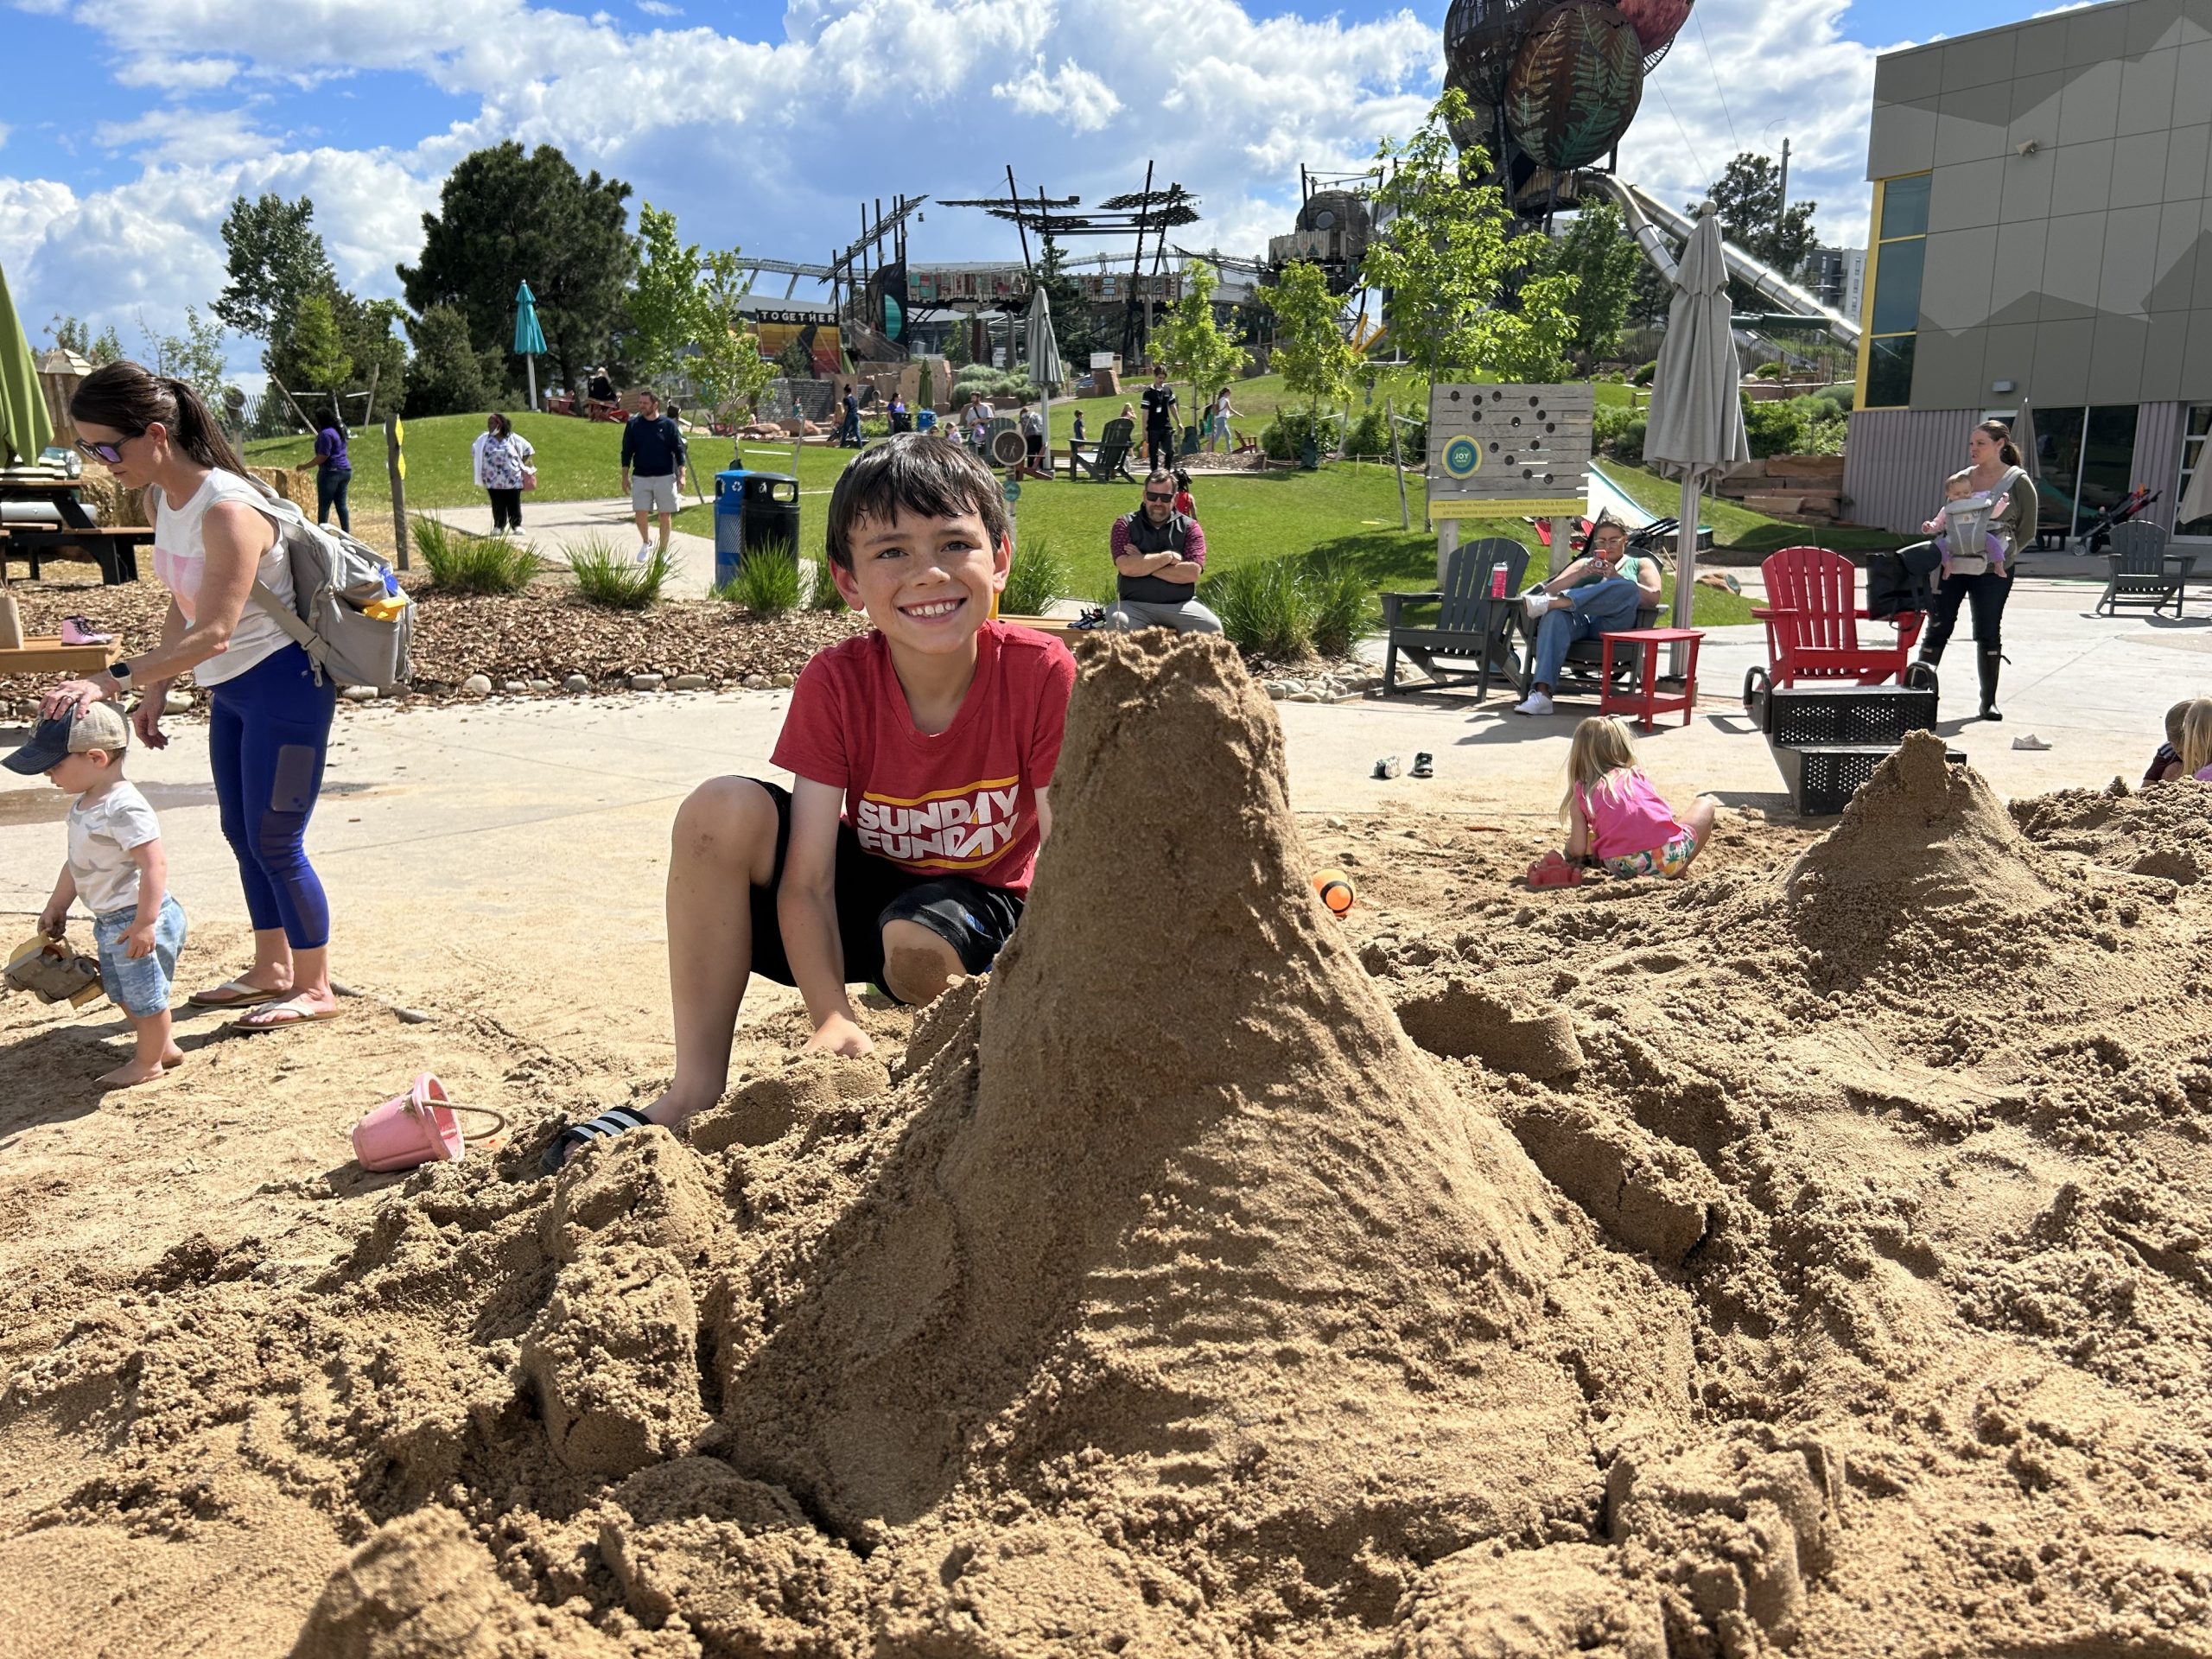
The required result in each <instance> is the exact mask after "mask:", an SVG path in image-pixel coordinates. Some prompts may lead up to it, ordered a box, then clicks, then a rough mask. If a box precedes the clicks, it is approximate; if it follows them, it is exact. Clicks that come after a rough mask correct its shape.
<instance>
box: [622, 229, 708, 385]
mask: <svg viewBox="0 0 2212 1659" xmlns="http://www.w3.org/2000/svg"><path fill="white" fill-rule="evenodd" d="M638 251H639V259H638V275H637V278H636V280H635V281H634V282H633V283H632V284H631V286H630V293H629V296H628V299H627V302H626V305H627V308H628V311H629V315H630V335H629V350H630V354H631V356H632V359H634V360H635V361H636V363H637V365H638V367H639V368H640V369H642V370H643V371H644V372H645V373H646V374H647V375H660V374H666V373H668V372H670V371H671V370H672V369H674V368H675V367H676V359H677V353H680V352H682V351H683V348H684V347H685V346H689V345H690V344H691V343H692V340H693V337H694V334H695V333H696V324H697V310H698V298H699V245H698V244H697V243H696V242H694V243H692V244H691V245H690V246H688V247H687V246H685V245H684V243H683V238H681V237H680V236H678V235H677V232H676V215H675V214H674V213H666V212H664V211H663V210H662V209H660V208H658V207H654V206H653V205H652V203H651V202H650V201H646V202H640V203H639V206H638Z"/></svg>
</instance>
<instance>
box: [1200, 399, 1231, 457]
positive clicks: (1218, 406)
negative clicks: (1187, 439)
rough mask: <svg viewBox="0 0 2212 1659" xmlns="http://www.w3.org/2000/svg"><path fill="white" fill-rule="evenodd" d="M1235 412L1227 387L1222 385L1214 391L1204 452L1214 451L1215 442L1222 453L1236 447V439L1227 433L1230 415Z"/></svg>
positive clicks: (1227, 452)
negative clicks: (1211, 413)
mask: <svg viewBox="0 0 2212 1659" xmlns="http://www.w3.org/2000/svg"><path fill="white" fill-rule="evenodd" d="M1235 414H1236V408H1235V406H1234V405H1233V404H1231V403H1230V399H1229V388H1228V387H1227V386H1224V387H1223V388H1222V389H1221V390H1220V391H1217V392H1216V393H1214V396H1213V419H1212V421H1211V423H1210V424H1209V429H1208V430H1207V432H1206V453H1207V454H1213V453H1214V445H1215V444H1217V443H1218V444H1219V445H1220V446H1221V449H1222V453H1223V454H1229V453H1230V451H1232V450H1234V449H1235V448H1236V439H1234V438H1233V437H1231V436H1230V433H1229V421H1230V416H1233V415H1235Z"/></svg>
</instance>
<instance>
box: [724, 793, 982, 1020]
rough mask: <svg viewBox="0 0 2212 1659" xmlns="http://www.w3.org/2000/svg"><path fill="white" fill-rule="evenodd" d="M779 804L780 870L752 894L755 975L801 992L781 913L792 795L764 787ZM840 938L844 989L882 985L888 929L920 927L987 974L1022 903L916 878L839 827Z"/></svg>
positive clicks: (962, 880) (950, 878)
mask: <svg viewBox="0 0 2212 1659" xmlns="http://www.w3.org/2000/svg"><path fill="white" fill-rule="evenodd" d="M754 781H755V782H760V787H761V788H763V789H765V790H766V791H768V798H769V799H771V800H772V801H773V802H775V804H776V871H775V875H774V877H773V878H772V880H771V881H770V882H769V884H768V886H766V887H755V888H753V972H754V973H756V974H758V975H760V976H761V977H762V978H763V979H772V980H774V981H775V982H776V983H777V984H779V985H796V984H797V983H798V981H796V980H795V979H793V978H792V977H791V960H790V958H789V957H786V956H785V954H784V929H783V923H782V921H781V919H780V918H779V917H778V915H777V913H776V891H777V889H778V888H779V887H781V886H782V885H783V880H784V855H785V851H786V850H787V849H789V847H790V845H791V791H789V790H787V789H785V788H784V787H783V786H782V785H778V784H771V783H766V782H761V781H760V779H755V780H754ZM836 893H837V938H838V940H839V942H840V943H841V944H842V945H843V946H844V950H845V982H846V983H847V984H849V985H859V984H868V985H873V986H874V987H875V988H877V989H878V990H880V991H881V992H882V993H883V994H884V995H886V996H889V995H891V992H890V988H888V987H887V986H886V985H885V984H884V982H883V927H884V924H885V923H887V922H898V921H905V922H918V923H919V924H920V925H922V926H924V927H926V928H927V929H929V931H931V932H932V933H934V934H936V935H937V936H938V938H941V939H943V940H944V942H945V943H946V944H949V945H950V946H951V947H952V948H953V950H955V951H957V952H958V953H959V957H960V965H961V966H962V967H963V968H964V969H967V971H968V972H969V973H971V974H980V973H982V971H983V970H984V969H987V968H988V967H989V966H990V965H991V963H992V962H993V960H994V959H995V958H996V957H997V956H998V953H999V952H1000V951H1001V950H1003V949H1004V948H1005V946H1006V942H1007V940H1008V939H1010V938H1013V937H1014V924H1015V923H1017V922H1019V921H1020V919H1021V900H1020V899H1018V898H1016V897H1015V896H1014V894H1013V893H1008V892H1007V891H1006V890H1005V889H1004V888H1003V887H985V886H984V885H983V884H982V882H981V881H971V880H969V879H968V878H967V877H966V876H964V875H917V874H914V873H913V872H912V870H909V869H906V868H902V867H901V866H899V865H897V864H893V862H892V861H890V860H889V859H887V858H878V857H877V856H876V855H874V854H873V853H870V852H866V851H864V850H862V849H861V842H860V836H859V834H858V832H856V831H855V829H854V828H853V826H852V825H851V824H849V823H840V824H839V825H838V826H837V887H836Z"/></svg>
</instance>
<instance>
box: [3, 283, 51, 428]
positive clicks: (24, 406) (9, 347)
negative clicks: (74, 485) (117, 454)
mask: <svg viewBox="0 0 2212 1659" xmlns="http://www.w3.org/2000/svg"><path fill="white" fill-rule="evenodd" d="M52 442H54V422H53V421H52V419H50V418H49V417H48V415H47V412H46V394H45V393H44V392H43V391H41V390H40V389H39V384H38V363H37V361H36V359H34V358H33V357H32V356H31V343H30V341H29V340H27V339H25V338H24V335H23V325H22V323H21V322H19V321H16V302H15V301H13V300H11V299H10V298H9V297H8V277H7V274H6V273H5V272H0V461H5V462H6V463H7V464H9V465H10V466H12V465H13V464H15V463H16V461H36V460H37V459H38V454H39V451H40V450H41V449H43V448H46V446H47V445H48V444H49V443H52Z"/></svg>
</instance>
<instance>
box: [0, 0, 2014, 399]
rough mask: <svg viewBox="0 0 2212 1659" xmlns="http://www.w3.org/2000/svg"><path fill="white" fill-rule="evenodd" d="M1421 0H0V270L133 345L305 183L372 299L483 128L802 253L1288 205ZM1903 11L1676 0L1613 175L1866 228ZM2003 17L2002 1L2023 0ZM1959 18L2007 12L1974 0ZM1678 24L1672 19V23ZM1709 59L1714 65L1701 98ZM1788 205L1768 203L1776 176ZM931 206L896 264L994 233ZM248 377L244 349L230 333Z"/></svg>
mask: <svg viewBox="0 0 2212 1659" xmlns="http://www.w3.org/2000/svg"><path fill="white" fill-rule="evenodd" d="M1443 10H1444V8H1443V5H1442V4H1441V3H1436V0H1423V3H1420V4H1417V5H1414V6H1404V5H1393V4H1385V3H1380V0H1352V3H1348V4H1344V5H1338V6H1326V7H1325V6H1322V5H1318V4H1313V3H1304V0H1300V3H1281V0H778V3H766V0H734V3H733V0H716V3H700V0H608V4H607V6H606V8H605V9H604V10H587V9H585V8H582V7H577V6H561V5H551V4H542V3H535V0H289V3H286V4H283V5H281V6H276V7H271V6H269V5H267V4H266V3H265V0H0V34H3V35H4V38H5V41H6V43H7V48H8V55H9V58H10V62H11V64H23V63H43V64H51V65H68V66H71V73H67V74H61V73H55V74H52V75H46V76H40V77H25V76H22V75H21V74H16V75H11V76H10V91H9V96H8V99H6V100H5V103H4V106H0V124H4V125H0V269H4V270H5V271H6V273H7V276H8V278H9V282H10V285H11V287H12V288H13V289H14V292H15V296H16V302H17V305H18V307H19V308H20V310H21V311H22V314H23V315H24V317H25V318H26V320H27V321H28V322H29V324H30V326H31V327H32V330H33V332H34V334H41V335H42V333H43V327H44V323H45V321H46V319H47V318H48V316H49V315H51V314H52V313H54V312H55V311H62V310H66V311H71V312H75V313H78V314H81V315H87V316H89V317H90V318H91V319H92V320H93V321H95V322H96V323H112V324H114V325H115V326H116V327H118V329H119V331H120V332H121V333H122V334H123V337H124V341H125V343H126V345H129V346H136V345H137V341H138V329H137V315H138V314H139V313H140V312H141V310H143V313H144V315H145V317H146V319H147V320H148V321H149V322H151V323H152V324H154V325H155V326H156V327H162V328H165V329H168V328H174V327H176V326H177V324H178V322H179V321H180V320H181V316H182V313H183V308H184V307H185V306H186V305H187V304H188V303H194V304H199V305H201V306H203V307H204V306H205V305H206V304H207V302H208V301H209V300H211V299H212V298H213V296H214V295H215V294H216V293H217V292H218V291H219V289H220V287H221V284H222V254H221V244H220V238H219V235H218V233H217V227H218V226H219V223H220V220H221V217H222V213H223V211H224V208H225V207H226V205H227V204H228V202H229V200H231V198H232V196H234V195H236V194H239V193H241V192H244V193H245V194H257V193H258V192H260V191H263V190H270V189H273V190H277V191H279V192H281V193H283V194H286V195H296V194H301V193H302V192H304V193H306V194H309V195H311V196H312V197H313V198H314V199H315V202H316V207H317V222H318V224H319V226H320V227H321V230H322V231H323V233H324V235H325V237H326V238H327V240H328V241H329V242H330V244H331V245H332V249H333V251H334V256H335V257H336V259H337V263H338V265H339V270H340V276H341V277H342V278H343V279H344V280H345V281H346V282H347V283H349V284H351V285H353V286H354V287H355V288H357V289H360V290H361V291H363V292H365V293H370V294H392V293H396V292H397V279H396V278H395V277H394V276H393V274H392V266H393V264H395V263H396V262H398V261H401V260H406V259H411V258H412V257H413V256H414V254H415V252H416V248H417V246H418V244H419V240H420V216H421V214H422V213H423V211H424V210H425V209H427V208H430V207H435V202H436V196H437V184H438V181H439V180H440V179H441V178H442V176H443V175H444V174H445V172H446V171H447V170H448V168H450V167H451V166H452V164H453V162H454V161H455V160H457V159H458V158H459V157H460V156H462V155H464V154H466V153H467V150H469V149H473V148H474V147H476V146H478V145H480V144H483V143H493V142H496V141H498V140H499V139H501V138H505V137H518V138H520V139H522V140H523V141H524V142H525V143H539V142H548V143H557V144H559V145H560V146H561V147H562V148H563V149H564V150H565V151H567V153H568V154H569V156H570V158H571V159H572V160H574V161H575V162H576V163H577V165H578V166H579V167H580V168H592V167H596V168H600V169H601V171H602V172H606V173H612V174H613V175H616V176H619V177H621V178H623V179H626V180H628V181H630V182H631V183H632V185H633V186H635V187H636V190H637V194H638V195H639V196H640V197H642V198H644V199H645V200H652V201H653V202H655V203H656V204H657V205H661V206H666V207H672V208H674V209H675V210H676V212H677V214H678V216H679V219H681V221H682V225H683V232H684V234H685V235H686V237H687V238H689V239H696V240H698V241H701V242H703V243H706V244H708V245H725V246H726V245H730V244H732V243H736V244H739V245H742V246H743V247H744V248H746V249H747V251H752V252H757V253H762V254H768V255H773V256H778V257H785V258H801V259H817V258H819V257H822V256H823V253H824V252H825V251H827V249H828V248H829V246H830V245H832V244H833V243H842V241H843V240H844V239H846V238H849V236H850V235H851V234H853V232H854V230H855V224H856V218H857V209H856V206H855V204H856V203H857V201H858V200H860V199H861V197H863V196H868V197H874V196H876V195H884V196H888V195H891V194H894V193H896V192H898V191H900V190H905V191H906V192H908V193H910V194H914V193H925V194H930V195H932V196H938V197H942V196H948V195H955V196H957V195H972V194H984V193H986V192H988V191H989V190H991V189H992V188H995V187H996V186H998V185H1001V184H1002V181H1003V168H1004V166H1005V164H1006V163H1007V162H1008V161H1012V162H1014V166H1015V169H1016V173H1017V176H1018V177H1020V179H1021V181H1022V182H1023V183H1024V185H1025V187H1026V188H1033V187H1034V186H1035V185H1037V184H1039V183H1042V184H1046V185H1048V186H1049V187H1050V188H1052V190H1053V191H1054V192H1056V193H1063V194H1066V193H1072V194H1082V195H1084V197H1085V198H1086V199H1089V200H1096V199H1097V198H1099V197H1101V196H1103V195H1106V194H1111V193H1112V192H1113V191H1115V190H1118V189H1130V188H1135V186H1136V185H1137V184H1138V183H1140V182H1141V180H1142V176H1143V169H1144V163H1145V161H1146V160H1147V157H1151V158H1154V159H1157V160H1158V162H1160V168H1161V171H1162V175H1163V176H1166V177H1173V178H1176V179H1179V181H1181V182H1183V183H1184V184H1185V185H1186V186H1188V187H1189V188H1192V189H1193V190H1195V191H1197V192H1198V194H1199V195H1200V196H1201V198H1202V199H1203V201H1204V212H1205V224H1203V225H1201V226H1197V227H1194V236H1193V238H1192V239H1193V241H1194V242H1195V243H1197V244H1200V245H1218V246H1221V247H1223V248H1225V249H1234V250H1256V249H1258V248H1259V247H1261V246H1262V245H1263V244H1264V242H1265V239H1266V238H1267V237H1268V235H1269V234H1271V233H1274V232H1279V231H1281V230H1285V229H1287V228H1288V223H1289V219H1290V215H1291V213H1293V212H1294V209H1295V205H1296V194H1297V177H1298V167H1299V163H1300V162H1306V163H1308V164H1310V165H1313V166H1316V167H1320V168H1332V167H1340V166H1348V165H1352V164H1355V163H1357V162H1358V161H1360V160H1362V159H1363V158H1364V157H1365V156H1367V155H1369V154H1370V153H1371V151H1372V149H1373V147H1374V143H1375V140H1376V137H1378V136H1379V135H1380V134H1382V133H1384V132H1393V133H1401V134H1402V133H1403V132H1405V131H1407V130H1409V129H1410V128H1411V127H1412V126H1413V125H1414V124H1415V123H1416V122H1417V121H1418V119H1419V118H1420V114H1421V110H1422V109H1423V108H1424V107H1425V105H1427V102H1428V100H1429V99H1431V98H1433V95H1434V92H1435V88H1436V86H1437V82H1438V78H1439V76H1440V73H1441V68H1442V61H1441V43H1440V24H1441V21H1442V16H1443ZM1928 15H1929V10H1928V8H1927V7H1926V6H1925V5H1921V6H1917V7H1914V8H1911V9H1908V7H1907V6H1906V5H1905V4H1904V0H1699V5H1698V10H1697V13H1696V14H1695V15H1694V21H1693V23H1692V25H1691V27H1690V28H1689V29H1688V30H1686V31H1685V34H1684V35H1683V37H1682V39H1681V41H1679V42H1678V43H1677V45H1676V47H1675V51H1674V53H1673V54H1672V55H1671V56H1670V57H1669V59H1668V60H1667V61H1666V62H1665V63H1664V64H1662V66H1661V67H1660V68H1659V69H1658V70H1657V71H1656V72H1655V73H1654V74H1653V75H1652V77H1651V78H1650V80H1649V83H1648V85H1647V87H1646V91H1645V96H1644V102H1643V111H1642V113H1641V114H1640V115H1639V117H1638V118H1637V124H1636V126H1635V128H1634V129H1633V130H1631V132H1630V135H1629V137H1628V139H1627V141H1626V143H1624V147H1623V170H1624V172H1625V173H1627V174H1628V175H1629V176H1630V177H1632V178H1635V179H1636V180H1637V181H1638V182H1640V183H1643V184H1645V185H1646V186H1647V187H1649V188H1653V189H1655V190H1656V191H1657V192H1658V193H1659V194H1662V196H1664V197H1668V198H1680V199H1682V200H1688V198H1689V197H1690V196H1691V195H1692V194H1694V193H1695V192H1696V191H1697V190H1698V188H1700V185H1701V183H1702V182H1703V181H1704V180H1706V179H1707V178H1709V177H1710V176H1711V175H1712V173H1713V171H1714V170H1717V169H1718V168H1719V167H1720V166H1721V165H1723V164H1724V163H1725V162H1726V160H1727V158H1728V157H1729V156H1731V155H1732V154H1734V153H1735V151H1736V150H1738V149H1765V150H1773V149H1777V148H1778V147H1779V145H1780V143H1781V140H1782V138H1783V136H1784V135H1788V136H1789V137H1791V139H1792V140H1793V143H1794V147H1795V159H1794V162H1793V176H1794V178H1795V179H1796V180H1797V181H1802V186H1803V190H1802V194H1810V195H1813V196H1815V198H1817V199H1818V200H1820V201H1821V213H1820V220H1821V226H1822V229H1823V232H1824V234H1826V235H1827V236H1828V237H1829V238H1831V239H1836V240H1846V241H1848V240H1853V239H1855V238H1857V237H1858V236H1859V235H1860V234H1861V233H1862V232H1863V226H1864V221H1865V216H1866V196H1867V192H1866V187H1865V185H1864V184H1863V183H1862V182H1861V181H1860V180H1859V173H1860V171H1861V168H1862V165H1863V160H1864V147H1865V129H1866V105H1867V99H1868V96H1869V92H1870V89H1871V86H1872V59H1873V54H1874V52H1875V51H1876V50H1878V49H1882V48H1889V47H1891V46H1894V45H1896V44H1899V43H1903V42H1905V41H1910V40H1911V39H1913V38H1915V37H1914V35H1913V29H1912V25H1913V24H1914V22H1916V18H1925V17H1926V16H1928ZM2022 15H2024V12H2023V14H2022ZM1979 21H1980V22H1982V24H1983V26H1986V25H1988V24H1993V23H1995V22H2002V21H2005V19H2004V18H2002V17H1999V16H1992V17H1990V18H1987V19H1986V20H1979ZM1700 22H1701V23H1702V30H1701V31H1700ZM1716 83H1717V86H1716ZM1793 194H1798V193H1793ZM1009 237H1010V232H1008V233H1002V232H1000V230H999V229H998V227H996V226H994V225H993V224H992V223H991V222H989V221H987V220H985V219H982V217H981V216H980V215H978V214H975V213H964V212H958V211H955V210H950V209H945V210H942V211H938V212H933V213H929V215H928V219H927V223H926V224H925V225H924V226H921V227H919V228H918V230H917V232H915V237H914V242H913V251H914V253H915V254H916V256H917V257H922V258H958V257H984V256H988V255H994V254H997V253H999V252H1001V251H1010V249H1011V242H1010V240H1009V239H1008V238H1009ZM232 352H233V366H234V367H236V368H237V369H238V370H241V371H245V370H247V369H250V368H251V366H252V365H253V364H254V362H255V360H256V359H257V345H256V344H255V343H254V342H251V341H237V342H234V343H233V346H232Z"/></svg>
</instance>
